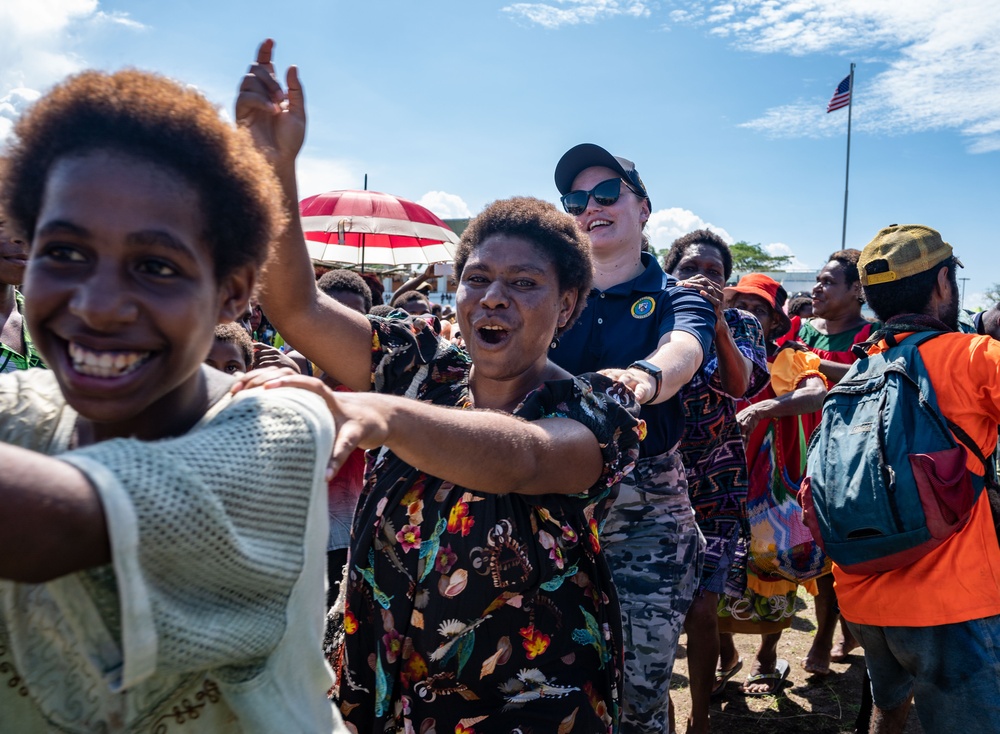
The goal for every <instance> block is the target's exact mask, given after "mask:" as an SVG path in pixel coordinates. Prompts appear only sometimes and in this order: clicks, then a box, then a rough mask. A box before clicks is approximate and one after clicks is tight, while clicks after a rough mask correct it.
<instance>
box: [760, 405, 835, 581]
mask: <svg viewBox="0 0 1000 734" xmlns="http://www.w3.org/2000/svg"><path fill="white" fill-rule="evenodd" d="M789 422H790V421H789V420H788V419H783V420H775V421H771V422H770V423H771V425H769V426H768V428H767V433H766V435H765V436H764V440H763V442H762V443H761V447H760V456H759V458H758V459H757V461H756V462H754V466H753V470H752V472H751V475H750V477H749V479H750V482H749V484H750V487H749V491H748V493H747V520H748V521H749V523H750V552H749V565H750V566H751V567H752V569H753V571H754V573H756V574H757V575H758V576H760V577H761V578H764V579H767V578H769V577H770V578H776V577H777V578H783V579H787V580H788V581H794V582H796V583H802V582H804V581H808V580H810V579H814V578H817V577H819V576H822V575H824V574H826V573H829V572H830V570H831V568H832V566H831V564H830V561H829V560H828V559H827V557H826V555H825V554H824V553H823V550H822V549H821V548H820V546H819V544H818V543H817V542H816V540H815V539H814V538H813V534H812V532H811V531H810V530H809V528H808V527H806V525H805V524H804V523H803V522H802V508H801V507H800V506H799V503H798V499H797V495H798V491H799V485H798V484H797V483H796V482H794V481H792V479H791V477H790V476H789V474H788V470H787V469H786V467H785V465H784V462H783V461H782V460H781V458H780V447H781V446H782V445H783V443H782V441H781V434H780V431H781V426H782V424H784V425H786V426H787V425H788V423H789ZM794 422H795V426H796V429H797V431H798V440H799V446H800V450H799V456H800V457H802V461H803V463H804V462H805V455H806V450H805V449H806V440H805V433H804V431H803V429H802V419H801V417H799V416H795V421H794Z"/></svg>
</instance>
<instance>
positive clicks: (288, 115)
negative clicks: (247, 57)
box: [236, 38, 306, 168]
mask: <svg viewBox="0 0 1000 734" xmlns="http://www.w3.org/2000/svg"><path fill="white" fill-rule="evenodd" d="M273 54H274V41H272V40H271V39H270V38H268V39H267V40H265V41H264V42H263V43H262V44H260V47H259V48H258V49H257V60H256V61H255V62H254V63H253V64H251V65H250V70H249V71H248V72H247V73H246V75H245V76H244V77H243V80H242V81H241V82H240V93H239V96H238V97H237V98H236V121H237V123H238V124H239V125H241V126H242V127H245V128H246V129H247V130H249V131H250V134H251V135H252V136H253V139H254V142H255V143H256V144H257V147H258V148H259V149H260V151H261V152H262V153H264V155H265V156H267V158H268V160H269V161H270V162H271V165H273V166H275V167H276V168H277V167H281V166H291V165H293V164H294V162H295V156H296V155H298V152H299V150H300V149H301V148H302V143H303V141H304V140H305V136H306V109H305V98H304V97H303V94H302V84H301V83H300V82H299V72H298V69H297V68H296V67H294V66H289V67H288V71H287V73H286V76H285V84H286V88H285V89H282V87H281V82H280V81H278V77H277V75H276V74H275V71H274V64H273V62H272V57H273Z"/></svg>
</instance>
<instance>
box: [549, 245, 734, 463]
mask: <svg viewBox="0 0 1000 734" xmlns="http://www.w3.org/2000/svg"><path fill="white" fill-rule="evenodd" d="M642 262H643V265H645V266H646V269H645V270H644V271H643V272H642V273H641V274H640V275H639V276H638V277H636V278H635V279H633V280H630V281H627V282H625V283H619V284H618V285H615V286H612V287H611V288H608V289H607V290H606V291H599V290H597V289H596V288H595V289H594V290H592V291H591V292H590V295H589V296H588V297H587V307H586V308H585V309H584V310H583V313H582V314H580V318H579V319H578V320H577V322H576V323H575V324H573V328H572V329H570V330H569V331H568V332H566V333H565V334H563V335H562V336H561V337H559V346H558V347H557V348H555V349H553V350H551V351H550V352H549V356H550V357H551V358H552V361H553V362H555V363H556V364H557V365H559V366H560V367H562V368H563V369H565V370H567V371H568V372H571V373H572V374H574V375H579V374H582V373H584V372H596V371H597V370H602V369H605V368H608V367H617V368H625V367H628V366H629V365H630V364H632V363H633V362H635V361H636V360H637V359H645V358H646V357H648V356H649V355H650V354H652V353H653V351H654V350H655V349H656V345H657V344H659V342H660V338H661V337H662V336H663V335H664V334H666V333H667V332H670V331H685V332H687V333H688V334H691V335H692V336H694V337H695V338H696V339H697V340H698V341H699V342H701V348H702V352H703V354H706V355H707V354H708V351H709V348H710V347H711V346H712V339H713V338H714V336H715V321H716V317H715V309H713V308H712V306H711V304H709V302H708V301H706V300H705V299H704V298H703V297H702V296H701V295H699V294H698V292H697V291H695V290H691V289H689V288H682V287H681V286H679V285H677V279H676V278H674V277H673V276H672V275H667V274H666V273H664V272H663V269H662V268H661V267H660V265H659V263H657V262H656V258H654V257H653V256H651V255H650V254H649V253H646V252H644V253H642ZM640 416H641V417H642V419H643V420H644V421H646V430H647V434H646V440H645V441H643V442H642V445H641V447H640V455H641V456H657V455H659V454H662V453H663V452H665V451H666V450H667V449H669V448H671V447H672V446H673V445H674V444H676V443H677V442H678V441H680V439H681V435H682V434H683V433H684V409H683V407H682V406H681V401H680V397H679V395H675V396H674V397H672V398H670V400H667V401H665V402H662V403H659V404H658V405H645V406H643V408H642V412H641V414H640Z"/></svg>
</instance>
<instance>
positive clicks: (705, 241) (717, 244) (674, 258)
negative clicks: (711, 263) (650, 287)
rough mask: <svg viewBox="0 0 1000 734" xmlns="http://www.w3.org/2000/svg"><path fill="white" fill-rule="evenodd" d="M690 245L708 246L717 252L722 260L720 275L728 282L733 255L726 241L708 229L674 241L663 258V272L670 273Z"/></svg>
mask: <svg viewBox="0 0 1000 734" xmlns="http://www.w3.org/2000/svg"><path fill="white" fill-rule="evenodd" d="M691 245H708V246H709V247H714V248H715V249H716V250H718V251H719V257H720V258H722V274H723V275H724V276H726V280H727V281H728V280H729V276H730V275H732V274H733V253H731V252H730V251H729V245H727V244H726V241H725V240H724V239H722V238H721V237H720V236H719V235H717V234H716V233H715V232H713V231H712V230H710V229H696V230H695V231H694V232H688V233H687V234H686V235H682V236H681V237H678V238H677V239H676V240H674V243H673V244H672V245H671V246H670V249H669V250H667V254H666V255H664V256H663V271H664V272H666V273H672V272H673V270H674V268H676V267H677V263H679V262H680V261H681V258H682V257H684V253H685V252H686V251H687V248H689V247H690V246H691Z"/></svg>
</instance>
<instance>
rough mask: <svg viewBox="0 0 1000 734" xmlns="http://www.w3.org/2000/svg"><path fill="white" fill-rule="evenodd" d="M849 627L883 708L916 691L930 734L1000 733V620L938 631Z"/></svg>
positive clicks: (976, 621)
mask: <svg viewBox="0 0 1000 734" xmlns="http://www.w3.org/2000/svg"><path fill="white" fill-rule="evenodd" d="M848 624H849V625H850V628H851V631H852V632H853V633H854V636H855V637H856V638H857V639H858V642H860V643H861V644H862V645H863V646H864V648H865V663H866V664H867V665H868V673H869V675H870V676H871V679H872V698H873V699H874V700H875V705H876V706H878V707H879V708H880V709H883V710H890V709H894V708H897V707H899V706H900V705H902V704H903V703H905V702H906V700H907V699H908V698H909V696H910V693H911V692H912V694H913V698H914V703H915V705H916V709H917V715H918V716H919V717H920V724H921V725H922V726H923V728H924V731H926V732H927V734H934V733H935V732H966V733H971V732H977V733H979V732H984V733H990V732H996V733H1000V616H996V617H986V618H985V619H974V620H972V621H969V622H960V623H956V624H944V625H939V626H936V627H874V626H871V625H864V624H854V623H853V622H849V623H848Z"/></svg>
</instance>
